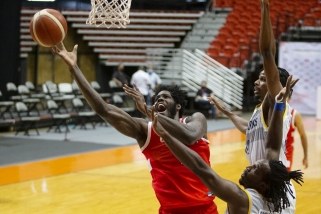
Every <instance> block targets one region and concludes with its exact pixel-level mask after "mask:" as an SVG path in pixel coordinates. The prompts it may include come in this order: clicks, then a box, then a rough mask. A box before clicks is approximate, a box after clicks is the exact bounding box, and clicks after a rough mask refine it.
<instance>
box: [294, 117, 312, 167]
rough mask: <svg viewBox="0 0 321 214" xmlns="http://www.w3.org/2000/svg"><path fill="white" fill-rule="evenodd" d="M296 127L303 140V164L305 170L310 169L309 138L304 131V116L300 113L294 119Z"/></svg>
mask: <svg viewBox="0 0 321 214" xmlns="http://www.w3.org/2000/svg"><path fill="white" fill-rule="evenodd" d="M294 125H295V127H296V128H297V129H298V132H299V135H300V139H301V144H302V148H303V155H304V156H303V160H302V164H303V166H304V168H305V169H306V168H308V166H309V164H308V138H307V135H306V133H305V130H304V126H303V122H302V116H301V114H300V113H299V112H296V114H295V118H294Z"/></svg>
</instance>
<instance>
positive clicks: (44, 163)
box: [0, 129, 245, 185]
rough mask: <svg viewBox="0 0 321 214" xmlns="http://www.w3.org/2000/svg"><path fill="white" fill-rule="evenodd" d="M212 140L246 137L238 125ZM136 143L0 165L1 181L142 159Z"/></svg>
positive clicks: (13, 180)
mask: <svg viewBox="0 0 321 214" xmlns="http://www.w3.org/2000/svg"><path fill="white" fill-rule="evenodd" d="M208 138H209V140H210V142H211V144H214V145H215V144H222V143H232V142H236V141H240V140H245V135H243V134H241V133H240V132H239V131H238V130H237V129H231V130H224V131H218V132H212V133H208ZM143 158H144V156H143V155H142V154H141V151H140V148H139V147H138V145H132V146H124V147H119V148H114V149H108V150H100V151H95V152H87V153H82V154H75V155H70V156H64V157H58V158H51V159H46V160H40V161H34V162H27V163H21V164H16V165H11V166H4V167H0V175H1V176H0V185H4V184H10V183H16V182H21V181H27V180H32V179H38V178H43V177H49V176H54V175H60V174H64V173H70V172H75V171H81V170H87V169H92V168H97V167H103V166H108V165H113V164H119V163H124V162H131V161H134V160H141V159H143Z"/></svg>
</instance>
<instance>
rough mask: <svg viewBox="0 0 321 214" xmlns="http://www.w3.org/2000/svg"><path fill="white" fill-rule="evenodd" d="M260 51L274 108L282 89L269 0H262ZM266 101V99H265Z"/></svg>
mask: <svg viewBox="0 0 321 214" xmlns="http://www.w3.org/2000/svg"><path fill="white" fill-rule="evenodd" d="M260 29H261V30H260V40H259V41H260V42H259V43H260V52H261V54H262V57H263V66H264V74H265V76H266V84H267V87H268V95H270V96H271V98H272V99H270V100H269V101H270V102H271V104H270V109H271V108H273V104H274V102H275V100H274V98H275V96H276V95H277V94H278V93H279V92H280V91H281V90H282V88H283V87H282V85H281V83H280V77H279V72H278V68H277V66H276V64H275V52H276V47H275V40H274V34H273V28H272V24H271V19H270V5H269V1H268V0H261V28H260ZM264 102H266V101H264ZM271 105H272V106H271Z"/></svg>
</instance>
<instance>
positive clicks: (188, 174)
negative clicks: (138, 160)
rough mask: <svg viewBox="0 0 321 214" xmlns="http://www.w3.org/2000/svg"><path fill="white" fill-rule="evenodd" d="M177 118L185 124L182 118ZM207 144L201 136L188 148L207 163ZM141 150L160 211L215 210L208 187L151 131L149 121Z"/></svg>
mask: <svg viewBox="0 0 321 214" xmlns="http://www.w3.org/2000/svg"><path fill="white" fill-rule="evenodd" d="M180 121H181V122H182V123H185V119H181V120H180ZM208 144H209V142H208V140H206V139H205V138H201V139H199V140H198V141H196V142H195V143H194V144H193V145H190V146H188V147H189V148H191V149H192V150H194V151H195V152H197V153H198V154H199V155H200V156H201V157H202V159H203V160H204V161H205V162H206V163H207V164H208V165H210V160H209V159H210V150H209V146H208ZM141 151H142V153H143V154H144V155H145V157H146V159H147V161H148V165H149V170H150V173H151V175H152V186H153V188H154V191H155V194H156V197H157V199H158V201H159V202H160V205H161V207H160V209H159V213H162V214H165V213H166V214H167V213H168V214H174V213H175V214H177V213H184V214H192V213H193V214H196V213H197V214H201V213H204V214H206V213H214V214H215V213H217V210H216V205H215V203H214V202H213V200H214V196H213V195H212V194H211V193H210V191H209V189H208V188H207V187H206V186H205V185H204V184H203V183H202V181H201V180H200V179H199V178H198V177H197V176H196V175H195V174H194V173H193V172H192V171H190V170H189V169H188V168H186V167H185V166H184V165H183V164H182V163H181V162H180V161H179V160H178V159H177V158H176V157H175V156H174V155H173V153H172V152H171V151H170V149H169V148H168V147H167V146H166V144H165V143H164V141H163V139H161V137H159V136H158V135H157V134H156V133H155V132H154V130H153V128H152V123H151V122H149V123H148V136H147V140H146V142H145V145H144V146H143V147H142V148H141ZM202 210H204V212H203V211H202Z"/></svg>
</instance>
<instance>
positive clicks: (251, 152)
mask: <svg viewBox="0 0 321 214" xmlns="http://www.w3.org/2000/svg"><path fill="white" fill-rule="evenodd" d="M289 109H290V106H289V104H288V103H286V108H285V111H284V115H283V132H282V145H281V150H280V156H279V160H280V161H282V163H283V164H284V165H285V166H286V163H287V160H286V156H285V141H286V136H287V133H288V130H289V128H290V121H291V112H290V111H289ZM262 112H263V110H262V105H258V106H256V108H255V109H254V112H253V115H252V117H251V119H250V121H249V125H248V128H247V130H246V146H245V154H246V157H247V159H248V160H249V162H250V164H254V163H255V162H256V161H257V160H261V159H263V158H265V156H266V138H267V133H268V128H269V127H268V126H267V125H266V123H265V121H264V118H263V113H262Z"/></svg>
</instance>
